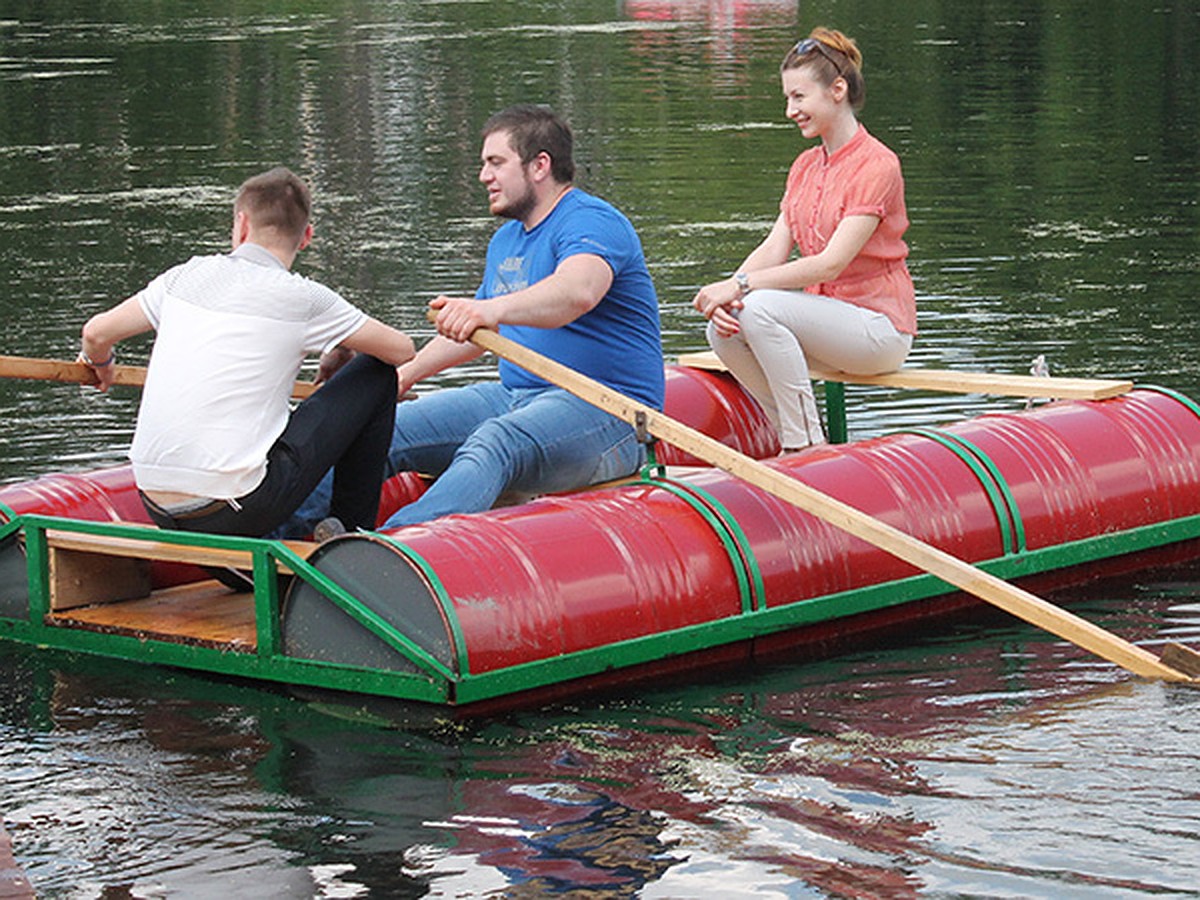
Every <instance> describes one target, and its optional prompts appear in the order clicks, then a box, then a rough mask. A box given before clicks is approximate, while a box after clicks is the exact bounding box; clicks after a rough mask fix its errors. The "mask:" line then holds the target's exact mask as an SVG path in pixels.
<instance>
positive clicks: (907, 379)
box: [679, 350, 1133, 400]
mask: <svg viewBox="0 0 1200 900" xmlns="http://www.w3.org/2000/svg"><path fill="white" fill-rule="evenodd" d="M679 364H680V365H681V366H690V367H691V368H693V369H711V370H713V371H719V372H723V371H725V364H724V363H722V362H721V360H719V359H718V358H717V354H716V353H714V352H713V351H711V350H706V351H702V352H698V353H683V354H680V356H679ZM810 374H811V375H812V377H813V380H815V381H834V382H838V383H840V384H868V385H876V386H878V387H894V388H908V389H911V390H920V391H943V392H945V393H950V394H996V395H998V396H1004V397H1029V398H1034V397H1038V398H1043V397H1044V398H1047V399H1056V400H1106V399H1108V398H1109V397H1118V396H1120V395H1121V394H1126V393H1128V392H1129V391H1131V390H1133V382H1132V381H1121V380H1117V379H1110V378H1059V377H1057V376H1053V375H1046V376H1038V375H1005V374H1002V373H996V372H971V371H957V370H954V369H924V368H920V367H917V366H908V367H905V368H903V369H900V370H899V371H896V372H887V373H885V374H883V375H851V374H850V373H848V372H835V371H831V370H829V369H820V368H816V367H813V368H811V369H810Z"/></svg>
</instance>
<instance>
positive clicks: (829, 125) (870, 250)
mask: <svg viewBox="0 0 1200 900" xmlns="http://www.w3.org/2000/svg"><path fill="white" fill-rule="evenodd" d="M781 76H782V80H783V94H784V97H785V98H786V100H787V117H788V118H789V119H791V120H792V121H793V122H795V123H796V124H797V125H798V126H799V127H800V133H801V134H802V135H804V137H806V138H820V139H821V143H820V144H819V145H818V146H816V147H811V148H809V149H807V150H805V151H803V152H802V153H801V154H800V155H799V156H798V157H797V158H796V161H795V162H794V163H793V164H792V168H791V171H790V172H789V173H788V178H787V186H786V188H785V190H784V194H783V200H782V202H781V203H780V205H779V207H780V212H779V218H777V219H776V220H775V225H774V226H773V227H772V228H771V232H770V234H768V235H767V237H766V239H765V240H764V241H763V242H762V243H761V244H759V245H758V247H756V248H755V249H754V251H753V252H752V253H751V254H750V255H749V256H747V257H746V260H745V261H744V262H743V263H742V265H741V266H740V267H739V269H738V271H737V273H736V274H735V275H734V276H733V277H731V278H726V279H723V280H721V281H716V282H713V283H712V284H709V285H706V286H704V287H703V288H701V289H700V291H699V293H697V294H696V297H695V300H694V301H693V305H694V306H695V307H696V309H697V310H699V311H700V312H701V313H703V315H704V317H705V318H706V319H708V321H709V324H708V341H709V343H710V344H711V345H712V348H713V349H714V350H715V351H716V353H717V355H718V356H719V357H720V358H721V361H722V362H723V363H724V364H725V366H726V367H727V368H728V369H729V370H730V371H731V372H732V373H733V374H734V376H735V377H736V378H737V379H738V381H740V382H741V383H742V384H743V385H744V386H745V387H746V389H747V390H748V391H749V392H750V393H751V394H752V395H753V396H754V398H755V399H756V400H758V402H759V403H760V404H761V405H762V407H763V409H764V410H765V411H766V413H767V415H768V417H769V418H770V420H771V422H772V424H773V425H774V426H775V428H776V430H777V431H778V432H779V438H780V441H781V443H782V445H783V448H784V451H785V452H786V451H790V450H796V449H799V448H801V447H806V446H808V445H810V444H819V443H823V442H824V440H825V436H824V433H823V431H822V429H821V421H820V417H819V415H818V413H817V405H816V399H815V397H814V396H813V387H812V381H811V380H810V378H809V373H808V367H809V364H810V363H813V364H820V365H822V366H824V367H827V368H831V369H840V370H842V371H845V372H851V373H854V374H857V375H874V374H879V373H881V372H891V371H894V370H895V369H898V368H899V367H900V365H901V364H902V363H903V362H904V360H905V358H906V357H907V356H908V351H909V349H910V347H911V346H912V339H913V336H914V335H915V334H916V331H917V314H916V301H915V297H914V294H913V284H912V278H911V277H910V276H909V274H908V267H907V266H906V265H905V262H904V260H905V257H907V256H908V247H907V245H906V244H905V243H904V241H903V239H902V237H901V236H902V235H903V234H904V232H905V230H906V229H907V228H908V215H907V213H906V212H905V208H904V179H903V178H902V177H901V174H900V161H899V159H898V158H897V157H896V154H895V153H893V152H892V151H891V150H889V149H888V148H887V147H886V146H885V145H884V144H883V143H881V142H880V141H878V140H877V139H876V138H874V137H872V136H871V135H870V134H869V133H868V132H867V129H866V128H865V127H864V126H863V125H862V124H861V123H860V122H859V121H858V118H857V116H856V114H855V113H856V110H858V109H860V108H861V107H862V103H863V99H864V93H865V86H864V83H863V76H862V54H861V53H860V52H859V50H858V47H857V45H856V44H855V43H854V41H853V40H851V39H850V38H848V37H846V36H845V35H844V34H842V33H841V32H839V31H832V30H830V29H826V28H816V29H813V32H812V34H811V35H810V36H809V37H807V38H805V39H804V40H802V41H800V42H799V43H798V44H796V46H794V47H793V48H792V49H791V50H789V51H788V54H787V56H785V57H784V60H783V64H782V66H781ZM793 247H795V248H796V250H797V251H798V255H797V256H796V257H795V258H793V257H792V248H793Z"/></svg>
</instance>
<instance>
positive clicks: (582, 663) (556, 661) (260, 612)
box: [0, 515, 1200, 705]
mask: <svg viewBox="0 0 1200 900" xmlns="http://www.w3.org/2000/svg"><path fill="white" fill-rule="evenodd" d="M47 529H55V530H60V531H78V532H82V533H88V534H104V535H112V536H115V537H129V538H136V539H142V540H148V539H153V540H155V541H160V542H167V543H175V544H181V545H196V546H209V547H224V548H230V549H237V550H248V551H250V552H251V554H252V556H253V559H254V567H255V568H254V571H255V575H256V578H255V585H256V589H255V599H254V603H255V615H256V621H257V634H258V645H257V647H256V648H255V649H254V651H253V652H250V651H246V652H239V651H232V650H229V649H217V648H210V647H200V646H193V645H188V644H180V643H176V642H173V641H168V640H159V639H154V638H144V637H138V636H132V635H113V634H101V633H97V632H91V631H83V630H79V629H75V628H70V627H60V626H55V625H50V624H47V622H46V621H45V620H46V617H47V615H48V613H49V611H50V610H49V606H50V599H49V576H48V557H49V553H48V545H47V540H46V531H47ZM15 531H23V532H24V535H25V542H26V554H27V567H28V576H29V594H30V603H29V616H28V617H27V618H25V619H14V618H0V637H4V638H8V639H12V640H17V641H23V642H26V643H33V644H39V645H45V646H51V647H56V648H59V649H64V650H71V651H77V652H83V653H91V654H97V655H101V656H107V657H111V658H116V659H122V660H129V661H135V662H143V663H146V662H149V663H157V664H163V665H172V666H179V667H183V668H190V669H200V670H204V671H209V672H213V673H217V674H222V675H229V676H237V677H245V678H256V679H263V680H268V681H273V682H279V683H286V684H293V685H305V686H310V687H317V688H328V689H333V690H338V691H348V692H355V693H365V694H375V695H381V696H387V697H394V698H401V699H405V700H414V701H421V702H427V703H434V704H458V705H461V704H468V703H472V702H477V701H481V700H488V699H492V698H496V697H500V696H503V695H506V694H511V693H517V692H522V691H529V690H533V689H536V688H540V687H546V686H549V685H553V684H557V683H559V682H563V681H567V680H571V679H576V678H581V677H585V676H589V675H597V674H600V673H603V672H606V671H609V670H612V669H620V668H624V667H629V666H635V665H639V664H643V663H650V662H654V661H656V660H659V659H663V658H665V657H670V656H678V655H680V654H683V653H687V652H692V651H700V650H707V649H713V648H716V647H720V646H723V645H728V644H731V643H735V642H738V641H743V640H747V639H751V638H756V637H762V636H766V635H770V634H775V633H778V632H782V631H786V630H790V629H794V628H798V627H801V626H805V625H812V624H816V623H821V622H826V621H830V620H834V619H838V618H843V617H846V616H851V615H855V614H858V613H865V612H872V611H875V610H881V609H885V608H889V607H893V606H897V605H900V604H903V603H909V602H912V601H914V600H921V599H927V598H931V597H937V596H940V595H945V594H950V593H953V592H954V591H955V589H954V588H952V587H950V586H949V585H947V584H945V583H944V582H942V581H941V580H939V579H937V578H935V577H933V576H931V575H918V576H913V577H911V578H907V579H902V580H899V581H893V582H887V583H884V584H879V585H873V586H870V587H866V588H861V589H856V590H853V591H847V592H842V593H836V594H829V595H826V596H822V597H814V598H811V599H806V600H800V601H796V602H788V603H777V604H775V605H774V606H770V607H767V606H766V605H763V604H753V605H752V606H751V607H750V608H748V609H745V610H743V611H742V612H741V613H740V614H738V615H733V616H730V617H728V618H724V619H719V620H716V621H713V622H708V623H704V624H701V625H695V626H690V627H687V628H681V629H676V630H673V631H669V632H665V633H661V634H654V635H647V636H645V637H640V638H635V639H631V640H626V641H621V642H618V643H615V644H611V645H606V646H603V647H597V648H593V649H589V650H583V651H579V652H575V653H570V654H564V655H562V656H558V657H554V658H550V659H546V660H539V661H536V662H531V663H526V664H522V665H517V666H512V667H509V668H505V669H501V670H497V671H492V672H482V673H471V672H469V671H468V667H467V665H466V653H465V651H464V650H463V646H462V643H463V642H462V635H461V632H460V631H458V626H457V620H456V616H455V615H454V610H453V604H452V602H451V601H450V598H449V597H441V598H440V599H439V602H440V603H442V605H443V610H444V611H445V613H446V616H447V621H448V623H450V627H451V629H452V631H453V632H454V635H455V642H456V647H457V648H458V650H459V654H458V656H459V659H460V665H459V666H458V671H451V670H450V669H448V668H447V667H446V666H444V665H443V664H442V663H440V662H439V661H438V660H436V659H434V658H433V657H432V656H430V654H429V653H428V652H426V651H425V650H423V649H422V648H421V647H419V646H417V645H415V644H413V643H412V642H411V641H410V640H409V639H408V638H407V637H405V636H404V635H403V634H400V633H398V632H397V631H396V630H395V629H394V628H393V627H392V626H391V625H389V624H388V623H387V622H386V621H383V620H382V619H380V618H379V616H377V615H376V614H375V613H374V612H372V611H371V610H369V609H367V608H366V607H364V606H363V605H362V604H361V603H359V602H358V601H357V600H356V599H355V598H354V597H352V596H350V595H349V594H347V593H346V592H345V591H344V590H343V589H342V588H340V587H339V586H338V585H336V584H334V583H333V582H331V581H330V580H329V579H328V578H326V577H325V576H324V575H323V574H322V573H321V572H320V571H318V570H317V569H315V568H314V567H313V566H311V565H310V564H309V563H307V562H306V561H305V560H304V559H302V558H300V557H299V556H298V555H296V554H295V553H294V552H293V551H291V550H290V549H289V548H288V547H287V546H286V545H285V544H282V543H279V542H275V541H266V540H256V539H252V538H234V537H227V536H222V535H197V534H191V533H184V532H172V531H154V532H153V533H152V535H153V537H152V538H150V537H149V536H148V535H147V531H146V529H145V528H136V527H130V526H121V525H114V524H107V523H97V522H83V521H79V520H72V519H56V518H50V517H44V516H33V515H30V516H16V517H14V518H13V519H12V521H10V522H8V523H7V524H4V525H0V539H3V538H4V537H6V536H8V535H10V534H12V533H14V532H15ZM1196 538H1200V515H1196V516H1189V517H1185V518H1181V519H1176V520H1173V521H1170V522H1164V523H1158V524H1154V525H1147V526H1142V527H1140V528H1135V529H1131V530H1127V531H1121V532H1115V533H1111V534H1104V535H1099V536H1096V537H1092V538H1087V539H1084V540H1079V541H1074V542H1071V543H1067V544H1060V545H1056V546H1053V547H1047V548H1041V549H1036V550H1026V551H1023V552H1016V553H1009V554H1006V555H1005V556H1003V557H1000V558H997V559H993V560H988V561H985V562H981V563H978V565H979V567H980V568H982V569H984V570H986V571H988V572H991V573H992V574H994V575H996V576H998V577H1001V578H1006V579H1015V578H1022V577H1025V576H1029V575H1033V574H1037V573H1040V572H1047V571H1052V570H1055V569H1061V568H1067V567H1070V566H1076V565H1081V564H1086V563H1090V562H1095V561H1098V560H1101V559H1106V558H1109V557H1113V556H1120V555H1124V554H1127V553H1134V552H1138V551H1143V550H1148V549H1152V548H1155V547H1160V546H1165V545H1168V544H1172V543H1177V542H1180V541H1185V540H1191V539H1196ZM392 543H394V544H395V543H397V542H394V541H393V542H392ZM400 546H401V547H403V545H400ZM404 550H405V551H407V552H405V556H406V558H408V559H410V560H411V559H413V558H414V554H413V553H412V552H411V548H404ZM277 562H282V563H283V564H284V565H285V566H286V567H288V568H290V569H292V570H293V571H295V573H296V575H297V577H300V578H303V579H305V580H306V581H308V582H309V583H310V584H312V585H314V586H315V587H316V588H317V589H318V590H319V591H320V592H321V593H322V594H323V595H324V596H326V597H327V598H329V600H330V602H332V603H334V604H335V605H336V606H337V607H338V608H339V609H341V610H342V611H343V612H344V613H345V614H347V615H349V616H351V617H352V618H354V619H355V621H357V622H359V623H360V624H361V625H362V626H363V627H364V628H366V629H367V630H368V631H370V632H371V633H372V634H374V635H375V636H376V637H378V638H379V639H380V640H383V641H384V642H385V643H387V644H388V646H390V647H391V648H392V649H394V650H395V651H396V652H398V653H400V654H402V655H403V656H404V657H405V658H406V659H408V660H409V661H411V662H412V663H413V664H414V665H415V666H416V667H417V668H418V669H419V670H420V674H413V673H407V672H397V671H380V670H374V669H368V668H360V667H354V666H347V665H340V664H332V663H327V662H322V661H316V660H307V659H297V658H292V657H288V656H286V655H284V654H283V651H282V647H281V640H280V635H279V622H280V615H279V601H280V598H279V595H278V589H277V587H276V579H275V578H274V577H264V576H266V575H270V574H273V573H274V571H275V566H276V563H277ZM436 581H437V579H436V576H434V577H433V578H432V582H433V583H436Z"/></svg>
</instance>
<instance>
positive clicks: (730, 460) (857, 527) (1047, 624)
mask: <svg viewBox="0 0 1200 900" xmlns="http://www.w3.org/2000/svg"><path fill="white" fill-rule="evenodd" d="M471 342H472V343H474V344H475V345H476V346H479V347H482V348H483V349H485V350H490V351H491V352H492V353H494V354H496V355H497V356H500V357H503V358H504V359H506V360H508V361H509V362H511V363H515V364H516V365H518V366H520V367H521V368H523V369H525V370H526V371H528V372H531V373H533V374H534V375H537V376H539V377H540V378H543V379H545V380H546V381H549V382H551V383H552V384H556V385H558V386H559V387H561V388H564V389H566V390H567V391H570V392H571V393H572V394H574V395H575V396H576V397H579V398H580V399H582V400H586V401H587V402H588V403H591V404H592V405H593V406H596V407H599V408H600V409H602V410H604V411H606V412H608V413H611V414H612V415H614V416H616V417H617V418H618V419H621V420H623V421H625V422H628V423H630V424H631V425H635V426H640V427H643V428H645V429H646V430H647V431H648V432H649V433H650V434H652V435H654V436H655V437H657V438H659V439H661V440H664V441H666V442H668V443H670V444H674V445H675V446H676V447H679V448H680V449H681V450H686V451H687V452H688V453H690V454H692V455H693V456H695V457H696V458H698V459H702V460H704V461H705V462H707V463H709V464H711V465H713V466H716V467H717V468H719V469H722V470H723V471H725V472H728V473H729V474H731V475H735V476H737V477H738V478H741V479H742V480H743V481H746V482H749V483H750V484H752V485H754V486H755V487H758V488H761V489H762V490H764V491H767V492H768V493H770V494H773V495H774V496H776V497H779V498H780V499H782V500H786V501H787V502H788V503H791V504H793V505H794V506H797V507H799V508H800V509H802V510H804V511H805V512H807V513H810V514H812V515H814V516H816V517H817V518H819V519H822V520H823V521H826V522H829V523H830V524H831V525H835V526H836V527H838V528H841V529H842V530H844V531H847V532H849V533H850V534H852V535H854V536H855V537H857V538H861V539H862V540H864V541H866V542H867V543H869V544H872V545H874V546H876V547H879V548H881V549H883V550H886V551H887V552H888V553H891V554H893V555H894V556H897V557H899V558H900V559H902V560H904V561H905V562H907V563H909V564H911V565H913V566H916V567H917V568H918V569H921V570H922V571H925V572H928V573H930V574H931V575H935V576H937V577H938V578H940V579H942V580H943V581H945V582H947V583H949V584H951V585H953V586H954V587H957V588H959V589H961V590H963V591H966V592H967V593H968V594H973V595H974V596H976V597H978V598H980V599H981V600H986V601H987V602H988V603H991V604H993V605H994V606H998V607H1000V608H1001V609H1003V610H1006V611H1008V612H1010V613H1012V614H1013V615H1015V616H1018V617H1019V618H1022V619H1024V620H1025V621H1026V622H1030V623H1032V624H1034V625H1037V626H1038V627H1039V628H1043V629H1045V630H1046V631H1048V632H1050V633H1051V634H1053V635H1056V636H1057V637H1060V638H1062V639H1063V640H1065V641H1069V642H1070V643H1072V644H1075V645H1076V646H1078V647H1082V648H1083V649H1084V650H1088V651H1090V652H1091V653H1094V654H1095V655H1096V656H1099V657H1101V658H1102V659H1106V660H1108V661H1109V662H1111V663H1115V664H1116V665H1118V666H1121V667H1122V668H1124V669H1127V670H1128V671H1130V672H1132V673H1133V674H1135V675H1141V676H1143V677H1146V678H1161V679H1164V680H1166V681H1190V682H1195V681H1197V680H1200V679H1197V678H1193V677H1191V676H1189V675H1188V674H1186V673H1185V672H1184V671H1181V669H1185V668H1186V669H1188V671H1200V670H1197V669H1193V668H1191V667H1192V666H1195V664H1196V661H1200V653H1197V652H1196V651H1195V650H1192V649H1191V648H1189V647H1185V646H1183V645H1182V644H1171V645H1169V647H1170V653H1169V656H1170V658H1171V664H1168V663H1167V662H1164V661H1163V660H1162V659H1160V658H1158V657H1157V656H1155V655H1154V654H1152V653H1150V652H1149V651H1147V650H1145V649H1143V648H1141V647H1138V646H1136V645H1135V644H1131V643H1129V642H1128V641H1126V640H1124V639H1123V638H1120V637H1118V636H1117V635H1115V634H1113V633H1112V632H1109V631H1106V630H1104V629H1103V628H1100V627H1099V626H1097V625H1093V624H1092V623H1091V622H1088V621H1087V620H1085V619H1081V618H1080V617H1079V616H1076V615H1074V614H1073V613H1069V612H1067V611H1066V610H1064V609H1062V608H1061V607H1058V606H1055V605H1054V604H1052V603H1048V602H1047V601H1045V600H1043V599H1041V598H1040V597H1036V596H1034V595H1033V594H1031V593H1029V592H1028V591H1026V590H1023V589H1022V588H1019V587H1016V586H1015V585H1011V584H1009V583H1008V582H1006V581H1004V580H1003V579H1000V578H997V577H996V576H994V575H991V574H989V573H987V572H984V571H983V570H982V569H979V568H976V567H975V566H972V565H971V564H969V563H966V562H963V561H962V560H961V559H958V558H957V557H955V556H952V555H950V554H949V553H946V552H944V551H942V550H939V549H938V548H936V547H933V546H931V545H929V544H926V543H925V542H923V541H920V540H918V539H917V538H915V537H913V536H912V535H909V534H907V533H905V532H903V531H900V530H899V529H897V528H894V527H892V526H891V525H888V524H887V523H885V522H881V521H880V520H879V519H876V518H875V517H873V516H870V515H868V514H866V513H864V512H861V511H859V510H857V509H855V508H854V507H852V506H850V505H848V504H846V503H843V502H842V501H840V500H836V499H834V498H833V497H830V496H829V495H827V494H824V493H822V492H820V491H818V490H816V489H815V488H813V487H810V486H809V485H807V484H805V483H804V482H802V481H797V480H796V479H794V478H790V477H788V476H787V475H784V474H783V473H781V472H779V471H776V470H775V469H772V468H771V467H770V466H766V465H764V464H763V463H761V462H759V461H758V460H755V459H751V458H750V457H748V456H745V455H744V454H742V453H738V452H737V451H735V450H732V449H730V448H729V447H727V446H725V445H724V444H722V443H721V442H720V441H717V440H715V439H713V438H710V437H709V436H708V435H706V434H704V433H702V432H699V431H696V430H695V429H694V428H690V427H689V426H687V425H684V424H683V423H682V422H678V421H676V420H675V419H672V418H670V417H669V416H666V415H664V414H663V413H661V412H659V411H658V410H656V409H654V408H653V407H650V406H647V405H646V404H644V403H641V402H639V401H637V400H634V399H633V398H631V397H626V396H625V395H624V394H621V393H619V392H618V391H615V390H613V389H611V388H609V387H606V386H605V385H603V384H600V383H599V382H598V381H594V380H593V379H591V378H588V377H587V376H586V375H582V374H580V373H579V372H576V371H575V370H574V369H571V368H569V367H567V366H564V365H562V364H561V363H558V362H555V361H554V360H552V359H548V358H547V357H545V356H542V355H541V354H539V353H536V352H534V351H533V350H529V349H527V348H525V347H522V346H521V345H520V344H517V343H515V342H513V341H511V340H509V339H508V338H505V337H502V336H501V335H499V334H497V333H496V332H494V331H489V330H487V329H484V328H479V329H476V331H475V333H474V334H472V335H471Z"/></svg>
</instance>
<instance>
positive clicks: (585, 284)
mask: <svg viewBox="0 0 1200 900" xmlns="http://www.w3.org/2000/svg"><path fill="white" fill-rule="evenodd" d="M612 281H613V273H612V269H610V268H609V266H608V263H606V262H605V261H604V260H603V259H601V258H600V257H599V256H595V255H594V254H591V253H577V254H575V255H573V256H568V257H567V258H566V259H564V260H563V261H562V262H560V263H559V264H558V268H556V269H555V270H554V274H552V275H549V276H547V277H546V278H543V279H542V280H541V281H539V282H537V283H536V284H531V285H530V286H529V287H527V288H524V289H522V290H519V291H513V292H512V293H511V294H504V295H502V296H499V297H493V298H492V299H489V300H474V299H469V298H466V297H446V296H441V297H437V298H435V299H434V300H433V302H432V303H430V306H431V307H432V308H433V309H435V310H437V313H438V314H437V322H436V324H437V329H438V334H440V335H442V336H443V337H445V338H449V339H450V340H452V341H465V340H467V339H468V338H469V337H470V336H471V333H472V332H474V331H475V329H476V328H495V327H496V326H497V325H502V324H503V325H532V326H534V327H536V328H559V327H561V326H563V325H566V324H567V323H568V322H573V321H575V320H576V319H578V318H579V317H580V316H582V315H583V314H584V313H586V312H588V311H589V310H591V309H592V308H594V307H595V306H596V304H597V303H599V302H600V301H601V300H603V299H604V295H605V294H607V293H608V289H609V288H610V287H611V286H612Z"/></svg>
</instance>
